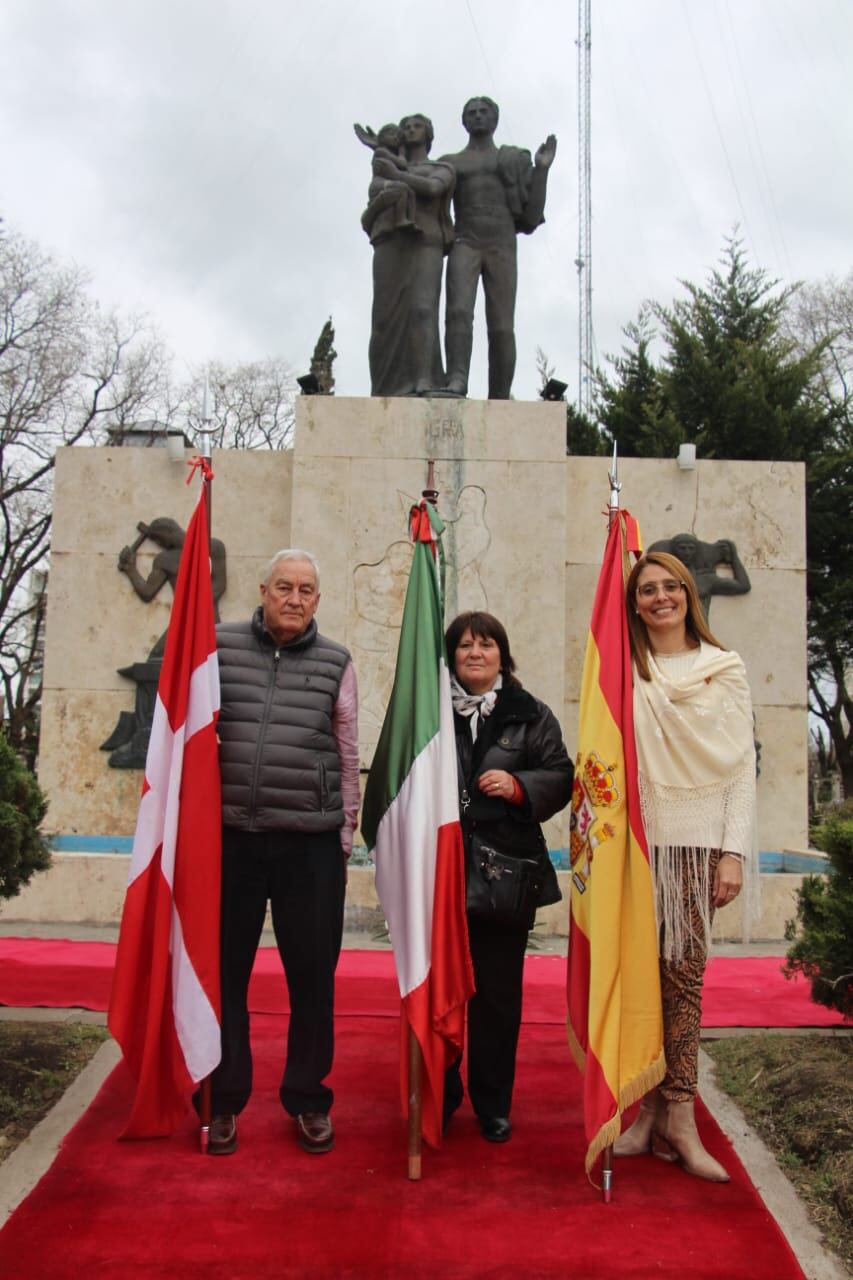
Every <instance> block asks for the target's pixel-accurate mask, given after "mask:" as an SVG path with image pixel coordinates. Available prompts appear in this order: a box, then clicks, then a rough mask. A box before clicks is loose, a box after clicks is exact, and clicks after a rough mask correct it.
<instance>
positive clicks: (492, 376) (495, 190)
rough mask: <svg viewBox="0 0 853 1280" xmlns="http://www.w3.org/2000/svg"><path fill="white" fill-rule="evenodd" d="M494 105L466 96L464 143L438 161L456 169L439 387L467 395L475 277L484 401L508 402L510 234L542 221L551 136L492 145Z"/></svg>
mask: <svg viewBox="0 0 853 1280" xmlns="http://www.w3.org/2000/svg"><path fill="white" fill-rule="evenodd" d="M498 115H499V112H498V106H497V103H495V102H492V100H491V98H483V97H480V98H471V99H470V100H469V101H468V102H466V103H465V106H464V107H463V109H462V123H463V125H464V126H465V129H466V130H467V132H468V145H467V146H466V147H465V150H464V151H459V152H458V153H457V154H456V155H450V156H442V160H443V161H444V162H445V163H447V164H450V165H452V166H453V168H454V169H455V171H456V187H455V190H454V194H453V215H454V218H455V220H456V232H455V236H454V240H453V245H452V246H451V249H450V258H449V259H448V263H447V319H446V330H445V347H446V355H447V390H448V391H449V392H451V393H452V394H455V395H459V396H465V395H467V394H468V370H469V368H470V365H471V347H472V345H473V335H474V303H475V301H476V298H477V286H478V284H479V282H480V277H482V280H483V291H484V293H485V298H486V330H487V332H488V337H489V399H490V400H508V399H509V393H510V388H511V387H512V379H513V374H514V373H515V331H514V323H515V291H516V284H517V279H518V271H517V266H516V240H515V237H516V235H517V233H518V232H523V233H524V234H525V235H529V234H530V233H531V232H533V231H535V230H536V228H537V227H538V226H539V225H540V223H542V222H544V221H545V190H546V186H547V182H548V170H549V169H550V168H551V165H552V164H553V163H554V156H555V155H556V152H557V139H556V138H555V137H554V135H553V134H550V135H549V136H548V137H547V138H546V140H545V141H544V142H543V143H542V146H541V147H539V149H538V150H537V152H536V155H535V157H534V160H533V162H532V163H531V160H530V152H529V151H525V150H523V149H522V148H521V147H497V146H495V141H494V132H495V129H496V128H497V126H498Z"/></svg>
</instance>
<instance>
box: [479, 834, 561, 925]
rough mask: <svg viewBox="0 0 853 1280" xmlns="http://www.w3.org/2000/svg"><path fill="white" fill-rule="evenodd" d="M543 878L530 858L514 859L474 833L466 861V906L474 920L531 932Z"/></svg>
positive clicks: (538, 867) (539, 869) (535, 863)
mask: <svg viewBox="0 0 853 1280" xmlns="http://www.w3.org/2000/svg"><path fill="white" fill-rule="evenodd" d="M543 884H544V876H543V874H542V869H541V867H540V865H539V863H538V862H537V861H535V860H534V859H533V858H517V857H513V856H512V855H511V854H508V853H501V852H500V850H499V849H495V848H493V847H492V846H491V845H489V844H486V842H485V840H483V839H482V838H481V837H480V836H478V835H477V834H476V832H474V833H473V834H472V835H471V838H470V841H469V844H468V852H467V858H466V880H465V906H466V908H467V910H468V915H469V916H471V917H473V918H474V919H477V920H489V921H491V922H492V923H493V924H498V925H506V926H509V927H512V928H515V929H532V928H533V921H534V919H535V917H536V907H537V905H538V903H539V895H540V894H541V892H542V886H543Z"/></svg>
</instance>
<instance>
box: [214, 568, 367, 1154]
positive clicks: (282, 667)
mask: <svg viewBox="0 0 853 1280" xmlns="http://www.w3.org/2000/svg"><path fill="white" fill-rule="evenodd" d="M319 602H320V580H319V570H318V568H317V562H316V560H315V559H314V557H313V556H312V555H310V553H309V552H307V551H298V550H288V551H279V552H278V554H277V555H275V556H273V558H272V560H271V561H270V563H269V566H268V568H267V572H266V575H265V577H264V580H263V582H262V583H261V603H260V606H259V607H258V608H257V609H256V610H255V613H254V616H253V617H252V619H251V621H247V622H226V623H222V624H220V626H218V627H217V629H216V643H217V649H218V653H219V676H220V684H221V711H220V715H219V722H218V725H217V729H218V733H219V740H220V748H219V759H220V768H221V773H222V930H221V958H222V965H221V970H222V1061H221V1062H220V1064H219V1066H218V1067H217V1068H216V1070H215V1071H214V1073H213V1080H212V1103H213V1118H212V1121H211V1126H210V1145H209V1150H210V1152H211V1154H212V1155H230V1153H231V1152H232V1151H234V1150H235V1148H236V1146H237V1119H236V1117H237V1115H238V1114H239V1112H240V1111H242V1109H243V1107H245V1105H246V1103H247V1102H248V1100H249V1094H250V1093H251V1089H252V1056H251V1050H250V1047H249V1014H248V1007H247V994H248V987H249V978H250V976H251V973H252V964H253V962H254V959H255V953H256V951H257V949H258V942H259V940H260V936H261V930H262V929H263V925H264V915H265V913H266V907H267V902H268V901H269V903H270V905H271V908H272V922H273V929H274V930H275V937H276V942H277V944H278V950H279V954H280V955H281V960H282V964H283V965H284V971H285V975H286V978H287V986H288V990H289V992H290V1010H291V1012H290V1029H289V1033H288V1039H287V1057H286V1061H285V1067H284V1075H283V1077H282V1081H281V1087H280V1088H279V1097H280V1099H281V1104H282V1106H283V1107H284V1109H285V1111H286V1112H287V1113H288V1114H289V1115H291V1116H292V1117H293V1120H294V1123H295V1129H296V1138H297V1141H298V1143H299V1145H300V1146H301V1147H302V1148H303V1150H305V1151H308V1152H309V1153H311V1154H314V1155H317V1154H322V1153H323V1152H326V1151H330V1150H331V1148H332V1145H333V1143H334V1132H333V1129H332V1122H331V1120H330V1118H329V1110H330V1108H331V1105H332V1098H333V1095H332V1090H331V1089H330V1088H329V1087H328V1085H327V1084H326V1083H325V1077H326V1076H327V1075H328V1074H329V1071H330V1070H331V1068H332V1056H333V1049H334V1027H333V1013H334V988H335V967H336V965H337V962H338V955H339V953H340V948H341V935H342V932H343V915H344V888H345V884H346V859H347V857H348V856H349V854H350V852H351V851H352V833H353V828H354V827H355V820H356V815H357V812H358V799H359V795H358V742H357V716H358V707H357V702H358V698H357V693H356V682H355V672H354V671H353V665H352V661H351V659H350V655H349V653H348V652H347V650H346V649H345V648H344V647H343V645H340V644H336V643H335V641H334V640H328V639H326V637H325V636H322V635H320V633H319V632H318V630H317V623H316V622H315V621H314V614H315V612H316V610H317V605H318V604H319Z"/></svg>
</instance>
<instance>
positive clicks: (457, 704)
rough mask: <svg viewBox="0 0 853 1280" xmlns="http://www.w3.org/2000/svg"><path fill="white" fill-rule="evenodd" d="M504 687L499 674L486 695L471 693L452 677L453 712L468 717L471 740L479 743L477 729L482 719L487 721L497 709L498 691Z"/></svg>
mask: <svg viewBox="0 0 853 1280" xmlns="http://www.w3.org/2000/svg"><path fill="white" fill-rule="evenodd" d="M502 685H503V677H502V676H501V675H500V674H499V675H498V678H497V680H496V681H495V683H494V684H493V686H492V688H491V689H489V690H488V691H487V692H486V693H469V692H468V690H467V689H464V688H463V687H462V685H461V684H460V683H459V681H458V680H457V678H456V676H455V675H453V676H451V677H450V697H451V698H452V700H453V710H454V711H457V712H458V713H459V715H460V716H467V717H468V719H469V721H470V724H471V739H472V741H474V742H476V741H477V728H478V725H479V721H480V719H481V718H482V719H483V720H485V719H486V717H487V716H490V715H491V714H492V712H493V711H494V709H495V703H496V702H497V700H498V691H499V689H500V688H501V687H502Z"/></svg>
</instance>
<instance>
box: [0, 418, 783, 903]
mask: <svg viewBox="0 0 853 1280" xmlns="http://www.w3.org/2000/svg"><path fill="white" fill-rule="evenodd" d="M297 408H298V412H297V428H296V443H295V449H294V451H293V453H261V452H233V451H232V452H225V453H216V454H215V455H214V458H213V467H214V472H215V476H216V478H215V481H214V498H213V527H214V533H215V535H216V536H217V537H219V538H221V539H222V540H223V541H224V543H225V546H226V551H227V578H228V585H227V589H226V591H225V594H224V596H223V597H222V599H221V601H220V612H221V616H222V618H223V619H226V620H227V619H233V618H242V617H247V616H248V615H249V614H250V612H251V611H252V609H253V608H254V606H255V604H256V601H257V587H258V582H259V580H260V572H261V569H262V567H263V565H264V562H265V561H266V560H267V559H268V558H269V556H270V555H271V554H272V553H273V552H274V551H276V550H278V549H279V548H281V547H284V546H288V545H296V546H302V547H306V548H308V549H310V550H312V551H313V552H314V553H315V554H316V555H317V556H318V558H319V561H320V566H321V596H322V598H321V603H320V608H319V612H318V622H319V625H320V627H321V629H322V630H323V631H325V632H326V633H327V634H329V635H331V636H333V637H334V638H336V639H340V640H342V641H343V642H344V643H345V644H347V645H348V646H349V648H350V649H351V650H352V653H353V656H354V660H355V663H356V667H357V671H358V677H359V685H360V696H361V743H362V764H363V766H364V767H366V766H367V765H368V764H369V762H370V759H371V756H372V752H373V748H374V745H375V742H376V738H377V736H378V732H379V727H380V725H381V721H382V715H383V712H384V708H385V705H386V703H387V699H388V694H389V692H390V688H391V682H392V679H393V673H394V661H395V655H396V646H397V631H398V628H399V623H400V618H401V615H402V606H403V597H404V593H405V586H406V580H407V574H408V566H409V562H410V558H411V548H410V546H409V544H408V540H407V531H406V530H407V513H408V510H409V507H410V506H411V503H412V502H413V501H414V500H416V499H417V498H418V497H419V496H420V493H421V491H422V489H423V488H424V486H425V484H426V476H427V470H426V460H427V459H428V458H434V459H435V483H436V487H437V488H438V490H439V492H440V498H439V510H440V512H441V514H442V516H443V517H444V518H445V520H446V521H447V524H448V528H447V533H446V535H445V543H446V549H447V555H448V561H449V566H448V583H447V587H448V590H447V596H448V599H447V612H448V618H449V617H451V616H452V615H453V614H454V613H455V612H456V611H457V610H458V609H464V608H487V609H489V610H491V611H492V612H494V613H496V614H497V615H498V616H499V617H500V618H501V619H502V620H503V621H504V622H505V624H506V626H507V629H508V631H509V635H510V639H511V642H512V647H513V652H514V654H515V657H516V660H517V662H518V668H519V675H520V677H521V679H522V682H523V683H524V684H525V685H526V686H527V687H528V688H529V689H530V690H531V691H532V692H533V693H535V694H536V695H537V696H539V697H541V698H542V699H543V700H544V701H545V702H546V703H548V704H549V705H550V706H551V708H552V709H553V710H554V711H555V712H556V713H557V715H558V716H559V717H560V718H561V721H562V724H563V727H564V731H565V735H566V741H567V745H568V748H569V752H570V754H572V755H573V754H574V751H575V736H576V728H577V700H578V695H579V688H580V680H581V672H582V665H583V656H584V649H585V644H586V634H587V627H588V624H589V618H590V611H591V607H592V598H593V593H594V588H595V583H596V579H597V575H598V569H599V566H600V563H601V555H602V551H603V546H604V539H605V533H606V520H605V517H604V514H603V512H604V509H605V507H606V505H607V500H608V495H609V486H608V481H607V472H608V467H609V463H608V460H607V459H603V458H574V457H568V458H567V457H566V455H565V407H564V406H563V405H561V404H559V403H557V404H546V403H533V404H530V403H518V402H514V401H493V402H486V401H461V400H459V401H457V400H422V399H414V398H412V399H388V400H383V399H344V398H338V397H327V396H318V397H306V398H302V399H300V400H299V402H298V406H297ZM185 471H186V468H185V467H183V466H180V465H176V464H175V463H174V462H171V461H170V460H169V458H168V456H167V454H166V452H165V450H160V449H129V448H122V449H78V448H74V449H66V450H61V451H60V453H59V456H58V459H57V470H56V499H55V519H54V543H53V551H52V555H51V566H50V585H49V593H48V615H47V633H46V654H45V673H44V701H43V713H42V714H43V720H42V723H43V730H42V742H41V755H40V762H39V773H40V778H41V782H42V785H43V786H44V787H45V789H46V791H47V794H48V797H49V801H50V809H49V814H48V819H47V826H48V828H49V830H50V832H52V833H54V834H55V835H56V837H57V838H58V845H57V847H58V848H59V849H65V850H66V851H70V850H72V849H73V850H74V851H75V855H74V856H76V857H77V861H76V862H75V863H73V865H72V863H69V865H68V866H67V867H63V868H62V870H61V872H60V871H56V872H55V873H54V872H51V873H49V874H48V876H47V877H46V878H42V880H43V881H45V882H46V881H49V880H50V879H51V877H53V882H54V883H57V882H58V880H59V877H60V875H61V877H64V879H63V884H64V885H65V886H66V887H65V889H64V890H63V896H64V897H65V899H66V900H69V895H70V897H74V896H75V893H76V898H79V899H80V901H81V902H85V901H86V900H87V893H86V892H85V891H80V890H79V886H78V887H77V889H76V890H74V891H73V892H72V885H71V882H72V881H74V884H75V885H76V881H77V880H79V879H80V877H81V876H83V875H84V871H83V870H82V866H83V863H84V862H86V859H85V858H84V857H82V856H81V855H82V854H85V853H86V852H87V851H91V850H95V849H98V850H100V851H101V852H102V853H103V852H104V851H108V850H109V849H110V848H112V847H113V845H111V843H110V842H111V841H113V842H114V845H115V847H116V848H123V849H125V850H126V847H127V844H128V837H129V836H130V835H131V834H132V832H133V827H134V822H135V814H136V804H137V801H138V795H139V786H140V781H141V775H140V773H139V772H137V771H123V770H115V769H110V768H109V767H108V764H107V753H106V752H103V751H100V750H99V745H100V743H101V742H103V741H104V740H105V739H106V738H107V737H108V736H109V734H110V732H111V730H112V728H113V726H114V725H115V722H116V719H117V717H118V714H119V712H120V711H121V710H123V709H124V710H128V709H130V708H131V707H132V706H133V696H134V691H133V687H132V686H131V684H130V683H129V681H127V680H125V679H124V678H123V677H121V676H119V675H118V674H117V668H118V667H122V666H125V665H127V664H129V663H131V662H134V661H138V660H140V659H142V658H143V657H144V656H145V655H146V654H147V653H148V651H149V649H150V648H151V645H152V644H153V643H154V641H155V639H156V638H157V636H158V635H159V634H160V633H161V632H162V630H163V628H164V626H165V624H166V620H167V617H168V610H169V607H170V604H171V589H170V588H169V587H168V586H167V587H165V588H164V589H163V590H162V591H161V592H160V594H159V595H158V596H157V598H156V600H155V601H154V602H152V603H149V604H144V603H143V602H142V601H141V600H140V599H139V598H138V597H137V595H136V594H135V593H134V591H133V589H132V587H131V584H130V582H129V581H128V580H127V579H126V577H125V576H124V575H123V574H120V573H119V572H118V571H117V567H116V565H117V558H118V553H119V551H120V550H121V547H122V546H123V545H125V544H129V543H131V542H132V541H133V539H134V536H135V533H136V523H137V521H140V520H142V521H146V522H150V521H151V520H152V519H153V518H154V517H156V516H171V517H173V518H174V519H176V520H178V521H179V522H180V523H181V525H182V526H184V527H186V523H187V520H188V518H189V515H190V512H191V509H192V506H193V503H194V501H195V495H196V493H197V487H196V486H193V487H191V488H187V487H186V486H185V483H184V480H185ZM620 478H621V479H622V481H623V502H624V505H625V506H626V507H627V508H628V509H629V510H630V511H631V512H632V514H633V515H635V516H636V517H637V518H638V519H639V521H640V525H641V528H642V533H643V537H644V540H645V543H646V545H648V544H650V543H651V542H654V541H657V540H658V539H661V538H667V537H672V536H673V535H675V534H677V533H682V532H691V533H693V534H695V535H696V536H697V537H699V538H700V539H703V540H707V541H709V542H714V541H716V540H717V539H720V538H731V539H733V540H734V541H735V543H736V544H737V549H738V552H739V554H740V558H741V560H742V561H743V564H744V566H745V568H746V570H747V572H748V573H749V576H750V579H751V582H752V590H751V592H750V593H749V594H747V595H741V596H735V597H728V598H725V597H722V598H721V597H714V599H713V603H712V606H711V617H710V621H711V627H712V629H713V630H714V631H715V632H716V633H717V634H718V635H719V637H720V639H721V640H722V641H723V642H724V643H726V644H728V645H731V647H733V648H735V649H737V650H738V651H739V652H740V653H741V655H742V657H743V658H744V661H745V663H746V667H747V672H748V675H749V679H750V684H751V687H752V691H753V697H754V701H755V710H756V734H757V737H758V739H759V741H760V742H761V744H762V747H761V777H760V782H759V821H760V833H759V835H760V846H761V848H762V849H775V850H781V849H786V848H805V847H806V842H807V786H806V751H807V714H806V612H805V509H804V474H803V469H802V467H801V466H800V465H799V464H787V463H761V462H754V463H744V462H736V463H735V462H710V461H709V462H702V461H700V462H699V463H698V465H697V467H696V469H695V470H693V471H681V470H679V468H678V466H677V463H676V461H675V459H672V460H658V459H654V460H651V459H628V460H624V461H622V462H621V463H620ZM150 550H151V548H150V544H148V543H146V544H144V545H143V547H142V549H141V550H140V553H139V568H140V571H141V572H142V573H143V574H145V573H147V571H148V568H149V567H150V562H151V559H152V558H153V556H152V554H149V552H150ZM146 554H147V560H146ZM546 834H547V837H548V843H549V846H550V847H551V848H552V849H565V847H566V845H567V843H568V829H567V816H566V815H562V816H561V817H560V818H558V819H557V820H555V821H553V822H551V823H549V824H548V825H547V828H546ZM357 839H358V837H357ZM87 841H88V844H87ZM68 856H69V857H71V856H72V855H71V853H70V852H69V854H68ZM89 861H90V862H91V861H92V860H91V859H89ZM117 861H118V862H121V863H123V864H124V866H125V867H126V861H125V859H123V858H119V859H117ZM95 862H96V863H97V859H95ZM98 865H103V864H102V863H101V864H98ZM74 867H77V868H78V869H77V870H76V871H75V870H73V868H74ZM72 871H73V874H72ZM85 874H90V875H93V876H94V873H92V872H91V871H90V872H87V873H85ZM124 876H126V871H124V873H123V876H122V877H121V889H122V891H123V885H124ZM69 877H70V879H69ZM75 877H76V879H75ZM96 881H97V877H96V876H94V878H93V879H92V895H95V894H96ZM352 881H353V877H351V882H352ZM38 892H39V889H38V886H37V885H33V886H31V888H30V889H29V890H27V891H25V894H26V897H27V901H28V902H29V900H30V899H31V898H32V897H33V895H34V894H35V895H36V896H38ZM352 892H353V890H351V893H352ZM368 896H369V895H368ZM89 900H91V898H89ZM119 901H120V899H119ZM21 909H23V910H24V911H26V910H27V909H28V908H26V907H25V906H24V904H23V903H21V906H20V907H19V908H18V910H21ZM45 909H46V908H45ZM57 909H61V908H57ZM562 909H563V911H564V907H563V908H562ZM14 910H15V907H14V906H13V904H7V905H6V907H5V908H4V909H3V910H2V911H0V916H5V917H6V918H9V917H10V916H12V912H13V911H14ZM35 910H36V908H35V907H31V908H29V911H30V914H29V916H28V915H26V914H23V915H19V916H18V917H17V918H42V917H40V916H38V915H37V914H34V912H35ZM99 910H100V909H99ZM68 918H70V917H68ZM82 918H96V915H95V913H94V911H93V913H92V915H91V916H87V915H84V916H83V917H82Z"/></svg>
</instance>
